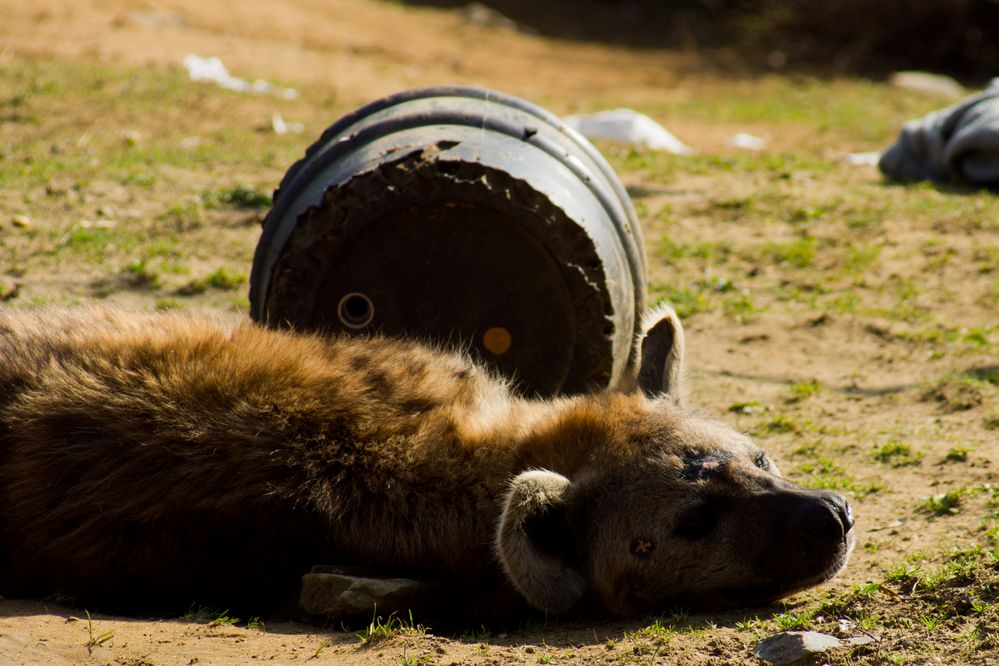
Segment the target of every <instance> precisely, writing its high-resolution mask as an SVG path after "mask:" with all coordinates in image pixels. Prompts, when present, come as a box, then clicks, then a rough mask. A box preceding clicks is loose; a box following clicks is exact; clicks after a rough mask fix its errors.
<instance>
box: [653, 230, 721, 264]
mask: <svg viewBox="0 0 999 666" xmlns="http://www.w3.org/2000/svg"><path fill="white" fill-rule="evenodd" d="M656 250H657V253H658V254H659V256H661V257H663V258H665V259H668V260H670V261H678V260H680V259H690V258H693V259H705V260H710V261H719V262H720V261H724V260H725V259H726V258H727V257H728V255H729V254H731V252H732V244H731V243H729V242H727V241H702V240H693V241H687V242H681V241H674V240H673V239H671V238H669V237H668V236H666V237H663V239H662V240H661V241H660V242H659V245H658V246H657V248H656Z"/></svg>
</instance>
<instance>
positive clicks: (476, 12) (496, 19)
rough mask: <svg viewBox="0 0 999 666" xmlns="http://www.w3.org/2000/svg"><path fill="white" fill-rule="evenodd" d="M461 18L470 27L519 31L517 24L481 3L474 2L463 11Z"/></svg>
mask: <svg viewBox="0 0 999 666" xmlns="http://www.w3.org/2000/svg"><path fill="white" fill-rule="evenodd" d="M461 17H462V18H463V19H465V23H468V24H469V25H484V26H492V27H495V28H502V29H504V30H517V28H518V26H517V24H516V23H515V22H514V21H513V20H512V19H510V18H507V17H506V16H504V15H503V14H500V13H499V12H498V11H496V10H495V9H493V8H492V7H487V6H485V5H484V4H482V3H481V2H472V3H469V4H467V5H465V6H464V7H462V9H461Z"/></svg>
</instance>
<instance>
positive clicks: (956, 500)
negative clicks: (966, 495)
mask: <svg viewBox="0 0 999 666" xmlns="http://www.w3.org/2000/svg"><path fill="white" fill-rule="evenodd" d="M960 506H961V492H960V491H957V490H948V491H947V492H945V493H938V494H936V495H930V496H929V497H926V498H924V499H923V509H924V510H926V511H928V512H929V513H931V514H933V515H934V516H952V515H954V514H956V513H958V511H959V510H960V509H959V507H960Z"/></svg>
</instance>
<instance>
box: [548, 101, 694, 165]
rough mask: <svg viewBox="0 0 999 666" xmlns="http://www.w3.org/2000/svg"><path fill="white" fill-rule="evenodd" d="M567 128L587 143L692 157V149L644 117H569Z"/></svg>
mask: <svg viewBox="0 0 999 666" xmlns="http://www.w3.org/2000/svg"><path fill="white" fill-rule="evenodd" d="M562 120H563V121H564V122H565V124H566V125H568V126H569V127H571V128H572V129H574V130H576V131H577V132H579V133H580V134H582V135H583V136H585V137H586V138H588V139H610V140H611V141H620V142H621V143H630V144H633V145H636V146H642V147H644V148H651V149H652V150H665V151H666V152H669V153H673V154H674V155H693V154H694V151H693V149H692V148H691V147H690V146H688V145H687V144H685V143H684V142H683V141H680V139H678V138H676V136H674V135H673V133H672V132H670V131H669V130H668V129H666V128H665V127H663V126H662V125H660V124H659V123H657V122H656V121H654V120H653V119H652V118H649V117H648V116H647V115H645V114H643V113H638V112H637V111H633V110H631V109H613V110H611V111H601V112H599V113H592V114H585V115H574V116H566V117H565V118H563V119H562Z"/></svg>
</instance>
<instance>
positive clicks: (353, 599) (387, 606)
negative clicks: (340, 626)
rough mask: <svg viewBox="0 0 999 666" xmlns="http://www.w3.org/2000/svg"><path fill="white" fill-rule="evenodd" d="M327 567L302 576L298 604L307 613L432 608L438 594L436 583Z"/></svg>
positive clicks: (338, 614)
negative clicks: (340, 570)
mask: <svg viewBox="0 0 999 666" xmlns="http://www.w3.org/2000/svg"><path fill="white" fill-rule="evenodd" d="M329 569H332V568H331V567H314V568H313V572H312V573H308V574H305V576H303V577H302V594H301V598H300V599H299V607H300V608H301V609H302V610H303V611H304V612H305V613H306V614H308V615H313V616H327V617H351V616H364V615H369V616H370V615H371V613H372V612H373V611H374V609H377V611H378V612H384V613H392V612H399V613H404V612H406V610H407V609H411V608H414V607H418V608H433V607H434V606H435V605H437V604H438V603H440V599H441V596H442V595H441V593H440V588H439V586H437V585H434V584H431V583H425V582H422V581H416V580H411V579H408V578H368V577H361V576H354V575H344V574H340V573H326V572H325V570H329ZM317 570H318V571H317Z"/></svg>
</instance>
